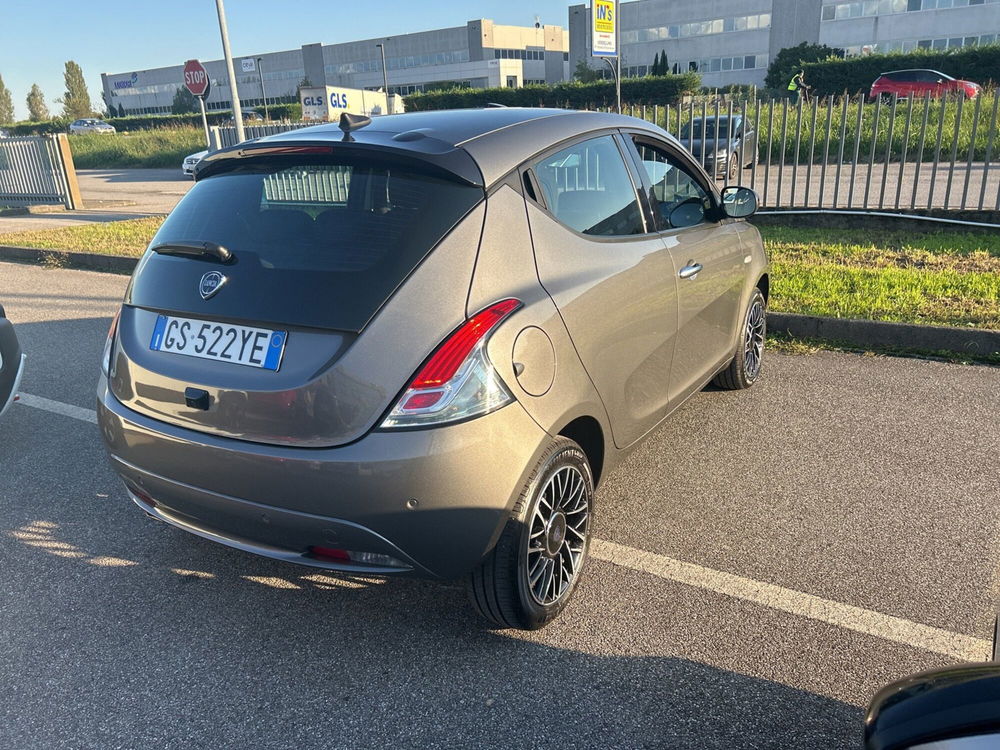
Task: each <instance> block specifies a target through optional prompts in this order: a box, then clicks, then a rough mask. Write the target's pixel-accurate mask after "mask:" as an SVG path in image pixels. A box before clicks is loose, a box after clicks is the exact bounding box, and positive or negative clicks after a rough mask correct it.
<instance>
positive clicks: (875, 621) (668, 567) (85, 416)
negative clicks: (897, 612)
mask: <svg viewBox="0 0 1000 750" xmlns="http://www.w3.org/2000/svg"><path fill="white" fill-rule="evenodd" d="M17 403H21V404H24V405H25V406H31V407H33V408H35V409H42V410H44V411H49V412H52V413H54V414H61V415H63V416H66V417H72V418H73V419H79V420H82V421H84V422H91V423H94V424H96V423H97V412H95V411H94V410H93V409H84V408H83V407H80V406H73V405H72V404H64V403H62V402H61V401H52V400H51V399H47V398H42V397H41V396H32V395H31V394H28V393H22V394H21V399H20V401H18V402H17ZM590 554H591V555H592V556H593V557H594V558H595V559H597V560H603V561H604V562H609V563H612V564H613V565H618V566H619V567H623V568H628V569H630V570H636V571H639V572H642V573H648V574H649V575H653V576H656V577H658V578H663V579H666V580H668V581H675V582H677V583H682V584H684V585H687V586H694V587H696V588H700V589H706V590H708V591H714V592H715V593H717V594H722V595H724V596H731V597H733V598H735V599H742V600H743V601H748V602H753V603H754V604H758V605H760V606H762V607H768V608H770V609H777V610H780V611H782V612H788V613H790V614H793V615H798V616H799V617H805V618H808V619H810V620H816V621H818V622H823V623H826V624H828V625H835V626H837V627H840V628H845V629H846V630H853V631H855V632H857V633H864V634H866V635H871V636H875V637H876V638H882V639H884V640H887V641H892V642H893V643H901V644H903V645H905V646H912V647H914V648H919V649H923V650H924V651H930V652H933V653H935V654H942V655H944V656H951V657H954V658H955V659H961V660H964V661H980V660H982V659H988V658H989V655H990V651H991V648H992V644H991V643H990V642H989V641H987V640H985V639H981V638H973V637H972V636H968V635H962V634H961V633H953V632H951V631H950V630H944V629H942V628H935V627H931V626H930V625H921V624H920V623H918V622H913V621H911V620H905V619H903V618H902V617H894V616H892V615H886V614H883V613H881V612H875V611H874V610H870V609H863V608H862V607H855V606H853V605H851V604H843V603H841V602H835V601H832V600H830V599H823V598H821V597H818V596H813V595H812V594H806V593H803V592H801V591H795V590H793V589H786V588H784V587H782V586H776V585H775V584H773V583H763V582H761V581H755V580H753V579H752V578H744V577H743V576H738V575H735V574H733V573H725V572H723V571H721V570H713V569H712V568H705V567H702V566H701V565H695V564H694V563H688V562H683V561H681V560H675V559H674V558H672V557H667V556H666V555H658V554H656V553H654V552H647V551H646V550H641V549H636V548H635V547H627V546H625V545H623V544H616V543H615V542H608V541H605V540H604V539H594V540H592V541H591V545H590Z"/></svg>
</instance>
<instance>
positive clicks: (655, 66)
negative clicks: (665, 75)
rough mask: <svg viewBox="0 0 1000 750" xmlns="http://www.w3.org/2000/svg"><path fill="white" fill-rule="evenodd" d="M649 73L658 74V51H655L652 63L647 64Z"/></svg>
mask: <svg viewBox="0 0 1000 750" xmlns="http://www.w3.org/2000/svg"><path fill="white" fill-rule="evenodd" d="M649 75H651V76H658V75H660V53H659V52H657V53H656V54H655V55H653V64H652V65H650V66H649Z"/></svg>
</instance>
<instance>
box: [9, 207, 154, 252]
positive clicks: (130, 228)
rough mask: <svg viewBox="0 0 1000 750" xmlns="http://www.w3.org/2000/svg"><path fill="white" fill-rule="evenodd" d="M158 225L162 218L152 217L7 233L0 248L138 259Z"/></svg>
mask: <svg viewBox="0 0 1000 750" xmlns="http://www.w3.org/2000/svg"><path fill="white" fill-rule="evenodd" d="M162 223H163V218H162V217H159V216H152V217H149V218H146V219H130V220H129V221H109V222H106V223H103V224H97V223H94V224H84V225H82V226H75V227H61V228H59V229H46V230H44V231H36V232H8V233H6V234H0V245H13V246H16V247H39V248H43V249H46V250H70V251H72V252H79V253H99V254H101V255H125V256H128V257H132V258H138V257H139V256H140V255H142V253H143V251H145V249H146V246H147V245H148V244H149V241H150V240H151V239H153V235H154V234H156V230H157V229H159V228H160V225H161V224H162Z"/></svg>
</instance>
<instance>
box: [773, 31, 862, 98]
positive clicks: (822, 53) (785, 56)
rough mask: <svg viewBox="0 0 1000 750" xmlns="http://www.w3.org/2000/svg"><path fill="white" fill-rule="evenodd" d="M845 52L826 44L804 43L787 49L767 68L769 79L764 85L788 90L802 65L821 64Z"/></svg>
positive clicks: (775, 57)
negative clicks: (820, 62)
mask: <svg viewBox="0 0 1000 750" xmlns="http://www.w3.org/2000/svg"><path fill="white" fill-rule="evenodd" d="M843 56H844V50H842V49H837V48H836V47H827V46H826V45H825V44H809V43H808V42H802V44H799V45H797V46H795V47H785V48H784V49H783V50H781V51H780V52H779V53H778V54H777V55H775V56H774V59H773V60H772V61H771V64H770V65H768V66H767V77H766V78H764V85H765V86H767V87H768V88H769V89H784V88H787V86H788V82H789V81H791V80H792V76H794V75H795V74H796V73H798V72H799V70H801V67H800V66H801V65H802V63H807V62H819V61H821V60H826V59H827V58H830V57H843ZM807 83H808V81H807Z"/></svg>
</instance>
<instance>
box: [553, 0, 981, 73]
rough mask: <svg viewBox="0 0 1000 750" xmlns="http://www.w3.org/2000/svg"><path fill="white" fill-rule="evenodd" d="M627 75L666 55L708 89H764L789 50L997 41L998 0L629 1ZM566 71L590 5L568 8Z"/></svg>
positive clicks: (578, 48)
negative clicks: (775, 62) (777, 59)
mask: <svg viewBox="0 0 1000 750" xmlns="http://www.w3.org/2000/svg"><path fill="white" fill-rule="evenodd" d="M619 21H620V24H621V32H620V33H621V52H622V70H623V74H624V75H626V76H629V75H645V74H646V72H647V70H648V69H649V66H650V65H651V64H652V63H653V61H654V58H655V56H656V55H657V54H662V53H664V52H665V53H666V55H667V60H668V61H669V62H670V66H671V68H672V70H673V71H674V72H685V71H688V70H695V71H697V72H699V73H700V74H701V76H702V83H703V84H704V85H705V86H710V87H722V86H727V85H729V84H754V85H757V86H762V85H763V83H764V76H765V75H766V73H767V66H768V64H769V63H770V61H771V60H772V59H773V58H774V56H775V55H776V54H777V53H778V52H779V51H780V50H782V49H784V48H785V47H793V46H795V45H797V44H800V43H802V42H810V43H817V42H818V43H822V44H828V45H830V46H831V47H838V48H842V49H844V50H845V53H846V54H847V55H858V54H864V53H868V52H888V51H895V50H899V51H909V50H912V49H916V48H918V47H926V48H932V49H949V48H952V47H961V46H966V45H977V44H989V43H992V42H994V41H1000V0H852V1H847V0H634V2H626V3H622V4H621V5H620V8H619ZM568 25H569V43H570V67H571V70H572V69H575V67H576V65H577V64H578V62H579V61H580V60H584V61H585V62H586V63H587V64H588V65H589V66H590V67H592V68H594V69H601V68H602V67H606V66H605V64H604V63H603V62H602V61H601V60H599V59H594V58H592V57H591V47H590V45H591V39H590V5H589V3H588V4H585V5H573V6H570V9H569V24H568Z"/></svg>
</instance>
